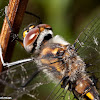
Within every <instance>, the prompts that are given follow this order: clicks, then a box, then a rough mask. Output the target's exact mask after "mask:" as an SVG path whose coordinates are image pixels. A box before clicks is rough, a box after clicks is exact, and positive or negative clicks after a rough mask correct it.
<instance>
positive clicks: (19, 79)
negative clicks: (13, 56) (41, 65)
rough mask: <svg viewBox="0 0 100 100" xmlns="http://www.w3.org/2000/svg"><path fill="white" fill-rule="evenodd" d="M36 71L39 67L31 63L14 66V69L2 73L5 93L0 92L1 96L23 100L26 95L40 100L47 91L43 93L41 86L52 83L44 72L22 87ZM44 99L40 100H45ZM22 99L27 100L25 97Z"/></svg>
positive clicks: (2, 84) (0, 82) (1, 81)
mask: <svg viewBox="0 0 100 100" xmlns="http://www.w3.org/2000/svg"><path fill="white" fill-rule="evenodd" d="M36 71H38V69H37V65H36V64H35V63H33V62H31V63H27V64H21V65H18V66H12V68H10V69H8V70H6V71H4V72H2V73H1V75H0V77H1V78H0V84H1V85H0V86H1V87H2V89H3V91H2V92H0V95H2V96H8V97H11V98H12V99H14V98H19V97H21V98H22V96H23V95H25V94H26V95H27V96H26V97H27V98H31V99H32V98H33V99H34V100H37V99H39V98H40V97H41V95H42V94H43V93H45V91H46V90H45V89H44V90H43V91H42V93H41V90H42V89H41V85H42V86H43V85H46V84H49V83H50V82H51V81H50V80H49V79H48V78H47V77H46V75H45V74H44V73H43V72H42V71H41V72H40V73H38V74H37V75H36V76H35V77H34V78H33V80H32V81H31V82H30V83H29V84H27V85H26V86H25V87H22V86H23V84H25V83H26V82H27V81H28V80H29V79H30V77H31V76H32V74H33V73H35V72H36ZM48 89H49V88H48ZM47 93H48V92H47ZM49 93H50V90H49ZM49 93H48V95H49ZM39 96H40V97H39ZM46 97H47V94H45V95H44V98H46ZM44 98H43V99H40V100H44ZM22 99H23V100H25V99H26V98H25V97H23V98H22Z"/></svg>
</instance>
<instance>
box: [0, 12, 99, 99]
mask: <svg viewBox="0 0 100 100" xmlns="http://www.w3.org/2000/svg"><path fill="white" fill-rule="evenodd" d="M6 18H7V21H8V23H9V27H10V26H11V25H10V21H9V19H8V17H7V14H6ZM99 25H100V15H98V16H96V17H95V18H94V19H93V20H92V21H91V22H90V23H89V24H88V25H87V26H86V27H85V28H84V29H83V31H82V32H81V33H80V34H79V36H78V37H77V39H76V40H75V42H74V43H73V45H71V44H70V43H69V42H67V41H65V40H64V39H63V38H62V37H61V36H59V35H56V36H53V31H52V27H51V26H50V25H47V24H39V25H37V26H34V25H33V24H30V25H28V27H26V28H25V29H24V31H23V40H21V39H19V38H18V37H17V38H16V40H18V41H19V42H20V43H21V44H22V46H23V47H24V49H25V50H26V51H27V52H29V53H32V56H31V57H30V58H28V59H22V60H18V61H15V62H11V63H5V62H4V60H3V57H2V48H1V47H0V57H1V61H2V64H3V66H4V67H8V70H6V71H4V72H2V73H1V74H0V75H1V79H0V83H2V84H4V85H6V86H8V87H10V88H11V89H13V90H11V91H10V92H11V93H8V94H7V93H6V94H5V95H6V96H11V97H12V98H19V97H21V96H23V95H24V94H27V95H29V96H31V97H33V98H34V99H36V100H37V98H36V97H37V96H36V95H38V94H36V91H35V90H36V88H38V87H40V86H41V85H43V84H49V83H50V82H54V83H55V84H56V86H55V87H54V88H53V89H52V91H51V93H50V94H49V95H48V96H47V97H46V98H41V99H40V100H44V99H46V100H68V99H69V100H74V99H76V100H79V99H86V100H100V97H99V92H100V91H99V89H100V86H99V81H100V80H99V76H100V75H99V73H100V71H99V70H96V69H100V68H99V67H100V65H99V58H100V33H99V32H100V31H99V30H100V26H99ZM10 29H11V31H12V28H11V27H10ZM28 66H29V67H28ZM91 69H92V70H91ZM95 77H97V79H95ZM94 80H97V81H96V82H95V81H94ZM31 81H32V83H31ZM8 90H9V88H8ZM32 90H34V91H35V92H32ZM5 91H6V89H5ZM12 91H13V92H12ZM46 91H49V90H46ZM30 92H31V93H32V94H33V95H32V94H31V93H30ZM72 94H73V96H72ZM1 95H4V94H3V93H1Z"/></svg>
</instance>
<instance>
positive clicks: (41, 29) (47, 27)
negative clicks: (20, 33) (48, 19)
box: [36, 24, 52, 32]
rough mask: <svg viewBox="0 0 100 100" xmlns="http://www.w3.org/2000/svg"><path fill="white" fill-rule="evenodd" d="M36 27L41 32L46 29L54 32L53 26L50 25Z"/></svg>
mask: <svg viewBox="0 0 100 100" xmlns="http://www.w3.org/2000/svg"><path fill="white" fill-rule="evenodd" d="M36 27H38V28H39V29H40V32H42V31H44V29H48V30H52V28H51V26H50V25H48V24H39V25H37V26H36Z"/></svg>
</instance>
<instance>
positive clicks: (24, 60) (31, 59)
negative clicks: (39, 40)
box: [0, 45, 35, 67]
mask: <svg viewBox="0 0 100 100" xmlns="http://www.w3.org/2000/svg"><path fill="white" fill-rule="evenodd" d="M0 58H1V62H2V64H3V66H4V67H11V66H14V65H18V64H22V63H26V62H31V61H33V60H34V59H35V58H34V57H31V58H27V59H23V60H18V61H15V62H11V63H5V62H4V60H3V56H2V48H1V45H0Z"/></svg>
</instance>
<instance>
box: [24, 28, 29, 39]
mask: <svg viewBox="0 0 100 100" xmlns="http://www.w3.org/2000/svg"><path fill="white" fill-rule="evenodd" d="M27 33H28V32H27V30H26V31H24V32H23V38H25V36H26V34H27Z"/></svg>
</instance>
